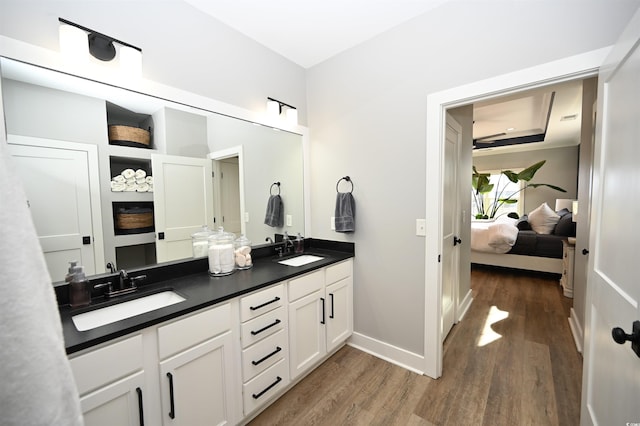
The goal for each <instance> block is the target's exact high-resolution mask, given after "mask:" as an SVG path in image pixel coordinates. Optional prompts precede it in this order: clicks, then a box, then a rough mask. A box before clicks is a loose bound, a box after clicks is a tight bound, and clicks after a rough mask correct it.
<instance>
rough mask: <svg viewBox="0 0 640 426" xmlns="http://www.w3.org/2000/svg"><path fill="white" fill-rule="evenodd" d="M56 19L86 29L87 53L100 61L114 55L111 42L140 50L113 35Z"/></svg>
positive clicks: (109, 58)
mask: <svg viewBox="0 0 640 426" xmlns="http://www.w3.org/2000/svg"><path fill="white" fill-rule="evenodd" d="M58 21H59V22H62V23H63V24H67V25H71V26H74V27H76V28H79V29H81V30H83V31H86V32H87V33H88V36H87V37H88V40H89V53H91V56H93V57H94V58H96V59H99V60H101V61H105V62H108V61H111V60H112V59H113V58H115V57H116V48H115V46H114V44H113V43H118V44H120V45H122V46H126V47H130V48H132V49H135V50H137V51H139V52H142V49H140V48H139V47H136V46H133V45H131V44H129V43H125V42H124V41H120V40H118V39H115V38H113V37H109V36H107V35H104V34H102V33H99V32H97V31H94V30H92V29H90V28H87V27H83V26H82V25H78V24H76V23H74V22H71V21H67V20H66V19H63V18H58Z"/></svg>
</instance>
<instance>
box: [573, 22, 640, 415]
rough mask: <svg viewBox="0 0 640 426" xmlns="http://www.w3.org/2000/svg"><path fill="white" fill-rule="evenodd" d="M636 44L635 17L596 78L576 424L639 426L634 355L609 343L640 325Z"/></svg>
mask: <svg viewBox="0 0 640 426" xmlns="http://www.w3.org/2000/svg"><path fill="white" fill-rule="evenodd" d="M638 42H640V12H639V13H636V15H635V16H634V17H633V18H632V20H631V23H630V26H629V27H628V28H627V29H626V30H625V32H624V33H623V35H622V37H621V39H620V40H619V41H618V43H617V44H616V45H615V46H614V48H613V50H612V51H611V54H610V55H609V57H608V58H607V60H606V61H605V65H604V66H603V67H602V68H601V70H600V76H599V88H598V116H599V117H598V122H597V127H596V131H597V133H596V143H595V149H594V180H593V183H594V186H593V189H594V191H593V204H592V209H591V215H592V216H591V232H590V238H591V243H590V244H589V247H590V255H589V281H588V285H589V289H588V294H587V310H586V330H585V342H586V347H585V362H584V373H583V387H582V412H581V416H582V417H581V423H582V424H584V425H588V424H600V425H617V424H619V425H625V424H627V425H628V424H638V423H640V404H638V401H640V355H636V354H635V353H634V352H633V351H632V349H631V344H630V343H628V342H627V343H625V344H624V345H619V344H617V343H615V342H614V341H613V339H612V329H613V328H615V327H621V328H623V329H624V331H625V332H626V333H631V330H632V323H633V322H634V321H640V308H639V307H638V306H639V303H640V281H639V279H638V274H637V270H636V267H637V266H638V252H637V241H636V238H635V237H636V236H637V235H638V232H637V230H636V229H635V225H634V224H635V220H636V219H637V218H638V217H639V216H640V200H639V199H638V194H639V193H640V145H639V143H638V141H639V140H640V127H638V122H639V119H638V117H640V97H639V96H638V93H640V49H638ZM639 328H640V327H639ZM637 333H638V334H640V330H638V331H637ZM639 339H640V337H639ZM638 345H639V346H640V342H639V344H638ZM639 351H640V349H639Z"/></svg>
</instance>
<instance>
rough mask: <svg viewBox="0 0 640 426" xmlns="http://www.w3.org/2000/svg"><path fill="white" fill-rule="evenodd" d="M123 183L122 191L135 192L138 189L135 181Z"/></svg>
mask: <svg viewBox="0 0 640 426" xmlns="http://www.w3.org/2000/svg"><path fill="white" fill-rule="evenodd" d="M125 185H126V186H125V188H124V192H136V190H137V189H138V185H137V184H135V183H127V184H125Z"/></svg>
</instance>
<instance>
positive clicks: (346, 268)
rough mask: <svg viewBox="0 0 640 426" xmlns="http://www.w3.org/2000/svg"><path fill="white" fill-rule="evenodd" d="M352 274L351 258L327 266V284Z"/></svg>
mask: <svg viewBox="0 0 640 426" xmlns="http://www.w3.org/2000/svg"><path fill="white" fill-rule="evenodd" d="M352 274H353V261H352V260H351V259H349V260H346V261H344V262H340V263H338V264H335V265H331V266H328V267H327V272H326V283H327V285H329V284H333V283H335V282H338V281H340V280H342V279H345V278H347V277H350V276H351V275H352Z"/></svg>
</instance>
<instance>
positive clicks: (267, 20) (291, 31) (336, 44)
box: [183, 0, 450, 68]
mask: <svg viewBox="0 0 640 426" xmlns="http://www.w3.org/2000/svg"><path fill="white" fill-rule="evenodd" d="M183 1H184V2H185V3H188V4H190V5H192V6H194V7H195V8H197V9H199V10H201V11H202V12H204V13H206V14H208V15H211V16H213V17H214V18H216V19H217V20H219V21H222V22H223V23H225V24H226V25H228V26H230V27H232V28H234V29H235V30H237V31H239V32H241V33H243V34H245V35H247V36H249V37H250V38H252V39H254V40H256V41H257V42H259V43H260V44H262V45H264V46H266V47H268V48H269V49H271V50H273V51H275V52H277V53H279V54H281V55H282V56H284V57H285V58H288V59H289V60H291V61H293V62H295V63H296V64H298V65H300V66H302V67H303V68H310V67H312V66H314V65H316V64H318V63H320V62H323V61H325V60H326V59H328V58H330V57H332V56H334V55H336V54H338V53H340V52H342V51H344V50H347V49H349V48H351V47H353V46H355V45H357V44H360V43H362V42H364V41H366V40H368V39H370V38H373V37H375V36H376V35H378V34H380V33H383V32H385V31H387V30H389V29H391V28H393V27H395V26H397V25H399V24H402V23H403V22H406V21H408V20H409V19H411V18H414V17H416V16H418V15H421V14H423V13H425V12H428V11H429V10H431V9H433V8H435V7H437V6H439V5H441V4H443V3H445V2H446V1H450V0H215V1H211V0H183Z"/></svg>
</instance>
